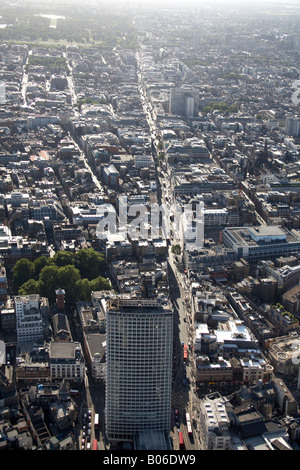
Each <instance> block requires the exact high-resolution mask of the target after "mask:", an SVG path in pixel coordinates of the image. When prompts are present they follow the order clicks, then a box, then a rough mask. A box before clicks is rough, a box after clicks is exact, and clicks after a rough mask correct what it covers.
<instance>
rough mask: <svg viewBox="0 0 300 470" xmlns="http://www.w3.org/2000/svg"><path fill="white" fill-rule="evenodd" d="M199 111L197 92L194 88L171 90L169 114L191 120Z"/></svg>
mask: <svg viewBox="0 0 300 470" xmlns="http://www.w3.org/2000/svg"><path fill="white" fill-rule="evenodd" d="M198 111H199V91H197V90H195V89H194V88H171V90H170V98H169V112H170V113H171V114H177V115H180V116H185V117H187V118H193V117H194V116H197V114H198Z"/></svg>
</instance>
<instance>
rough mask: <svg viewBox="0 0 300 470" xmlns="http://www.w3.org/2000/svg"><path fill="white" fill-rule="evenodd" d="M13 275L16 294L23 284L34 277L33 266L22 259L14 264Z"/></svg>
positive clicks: (25, 259)
mask: <svg viewBox="0 0 300 470" xmlns="http://www.w3.org/2000/svg"><path fill="white" fill-rule="evenodd" d="M12 274H13V278H12V281H13V286H14V289H15V290H16V292H17V291H18V289H19V288H20V287H21V286H22V284H24V282H26V281H29V279H31V278H32V277H33V276H34V266H33V263H32V262H31V261H29V260H28V259H27V258H22V259H20V260H18V261H17V262H16V264H15V265H14V267H13V269H12Z"/></svg>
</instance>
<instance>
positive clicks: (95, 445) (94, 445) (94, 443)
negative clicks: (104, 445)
mask: <svg viewBox="0 0 300 470" xmlns="http://www.w3.org/2000/svg"><path fill="white" fill-rule="evenodd" d="M92 449H93V450H98V441H97V439H94V440H93V447H92Z"/></svg>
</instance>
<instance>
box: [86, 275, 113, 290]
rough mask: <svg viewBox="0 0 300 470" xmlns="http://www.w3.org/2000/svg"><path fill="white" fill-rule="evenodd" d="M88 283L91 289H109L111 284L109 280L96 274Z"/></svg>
mask: <svg viewBox="0 0 300 470" xmlns="http://www.w3.org/2000/svg"><path fill="white" fill-rule="evenodd" d="M90 285H91V291H97V290H109V289H111V284H110V282H109V280H108V279H106V278H105V277H102V276H98V277H96V278H95V279H93V280H92V281H90Z"/></svg>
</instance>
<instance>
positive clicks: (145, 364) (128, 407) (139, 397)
mask: <svg viewBox="0 0 300 470" xmlns="http://www.w3.org/2000/svg"><path fill="white" fill-rule="evenodd" d="M172 354H173V311H172V310H171V308H170V307H169V305H162V304H160V302H159V301H158V300H153V299H138V300H137V299H132V298H131V297H130V296H124V295H123V296H122V295H119V296H115V297H114V298H113V299H111V300H110V301H109V303H108V308H107V312H106V365H107V375H106V409H105V415H106V416H105V418H106V435H107V438H108V439H109V441H111V442H112V441H129V442H130V441H133V440H134V438H135V436H136V435H138V433H139V432H142V431H162V432H165V433H168V434H169V432H170V420H171V415H170V413H171V389H172Z"/></svg>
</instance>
